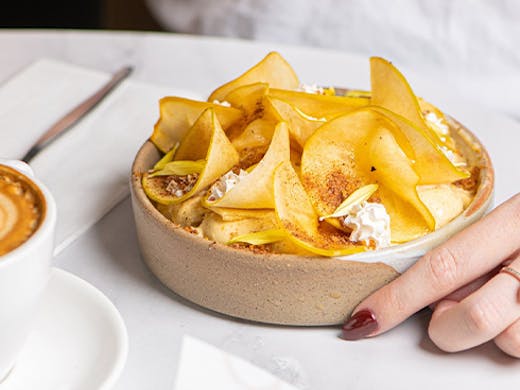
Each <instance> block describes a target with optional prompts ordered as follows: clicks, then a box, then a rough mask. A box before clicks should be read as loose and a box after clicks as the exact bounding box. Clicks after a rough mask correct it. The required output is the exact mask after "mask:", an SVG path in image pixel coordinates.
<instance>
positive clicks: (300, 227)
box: [274, 161, 366, 256]
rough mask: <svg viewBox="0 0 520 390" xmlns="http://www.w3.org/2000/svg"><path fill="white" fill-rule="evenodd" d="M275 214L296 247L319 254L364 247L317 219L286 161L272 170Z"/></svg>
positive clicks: (338, 252)
mask: <svg viewBox="0 0 520 390" xmlns="http://www.w3.org/2000/svg"><path fill="white" fill-rule="evenodd" d="M274 198H275V205H276V208H275V211H276V217H277V219H278V222H279V224H280V226H281V227H282V228H283V229H284V230H286V231H287V233H288V235H289V238H290V239H291V241H293V242H294V243H295V244H296V245H298V246H299V247H301V248H303V249H305V250H307V251H309V252H312V253H316V254H319V255H321V256H345V255H349V254H352V253H357V252H362V251H364V250H365V249H366V248H365V247H364V246H362V245H357V244H354V243H352V242H350V241H349V239H348V235H347V234H345V233H344V232H342V231H340V230H337V229H335V228H333V227H332V226H330V225H329V224H326V223H321V224H320V222H319V221H318V214H316V212H315V211H314V208H313V207H312V204H311V202H310V200H309V198H308V197H307V194H306V193H305V190H304V189H303V186H302V184H301V182H300V179H299V178H298V175H297V174H296V171H295V170H294V168H293V167H292V165H291V163H290V162H289V161H286V162H283V163H281V164H280V165H279V166H278V168H277V169H276V171H275V174H274Z"/></svg>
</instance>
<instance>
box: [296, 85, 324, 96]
mask: <svg viewBox="0 0 520 390" xmlns="http://www.w3.org/2000/svg"><path fill="white" fill-rule="evenodd" d="M298 91H301V92H307V93H313V94H315V95H323V94H324V93H325V90H324V89H323V88H322V87H320V86H319V85H318V84H300V85H299V86H298Z"/></svg>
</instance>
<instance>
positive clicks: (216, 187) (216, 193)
mask: <svg viewBox="0 0 520 390" xmlns="http://www.w3.org/2000/svg"><path fill="white" fill-rule="evenodd" d="M246 176H247V172H246V171H244V170H243V169H241V170H240V171H239V172H238V173H235V172H234V171H233V170H231V171H229V172H227V173H225V174H224V175H222V176H221V177H220V179H218V180H217V181H216V182H215V183H214V184H213V185H212V186H211V188H210V189H209V190H210V195H209V196H208V200H209V201H210V202H214V201H216V200H217V199H220V198H222V197H223V196H224V194H225V193H226V192H228V191H230V190H231V189H232V188H233V187H234V186H236V185H237V184H238V183H240V180H242V179H243V178H244V177H246Z"/></svg>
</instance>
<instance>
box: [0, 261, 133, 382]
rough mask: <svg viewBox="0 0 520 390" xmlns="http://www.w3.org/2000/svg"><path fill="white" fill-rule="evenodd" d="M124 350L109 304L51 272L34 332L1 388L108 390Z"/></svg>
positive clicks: (63, 274) (61, 273)
mask: <svg viewBox="0 0 520 390" xmlns="http://www.w3.org/2000/svg"><path fill="white" fill-rule="evenodd" d="M127 352H128V336H127V332H126V327H125V325H124V322H123V320H122V318H121V316H120V314H119V312H118V311H117V309H116V308H115V306H114V305H113V304H112V302H110V301H109V300H108V298H107V297H106V296H105V295H103V294H102V293H101V292H100V291H99V290H97V289H96V288H95V287H93V286H92V285H90V284H89V283H87V282H85V281H84V280H82V279H80V278H78V277H77V276H74V275H72V274H70V273H68V272H66V271H63V270H60V269H57V268H54V269H53V272H52V277H51V280H50V283H49V287H48V289H47V292H46V295H45V297H44V302H43V308H42V311H41V314H40V315H39V316H38V318H37V320H36V324H35V328H34V331H33V333H32V334H31V335H30V336H29V339H28V340H27V343H26V345H25V347H24V349H23V351H22V353H21V355H20V357H19V359H18V362H17V363H16V366H15V367H14V369H13V371H12V372H11V374H10V375H9V376H8V377H7V379H6V380H5V381H4V382H3V383H2V384H1V385H0V390H29V389H38V390H98V389H103V390H107V389H110V388H111V387H113V385H114V384H115V382H116V380H117V379H118V377H119V375H120V374H121V371H122V370H123V367H124V365H125V361H126V357H127Z"/></svg>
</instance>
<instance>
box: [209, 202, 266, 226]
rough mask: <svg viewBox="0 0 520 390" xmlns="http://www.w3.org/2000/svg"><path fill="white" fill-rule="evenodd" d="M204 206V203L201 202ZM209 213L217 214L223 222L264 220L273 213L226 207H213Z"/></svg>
mask: <svg viewBox="0 0 520 390" xmlns="http://www.w3.org/2000/svg"><path fill="white" fill-rule="evenodd" d="M202 203H203V205H205V202H204V201H203V202H202ZM211 211H212V212H214V213H215V214H218V215H219V216H220V218H222V220H223V221H224V222H230V221H238V220H241V219H248V218H256V219H260V218H264V217H266V216H267V215H268V214H271V213H272V212H273V210H272V209H232V208H227V207H213V208H211Z"/></svg>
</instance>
